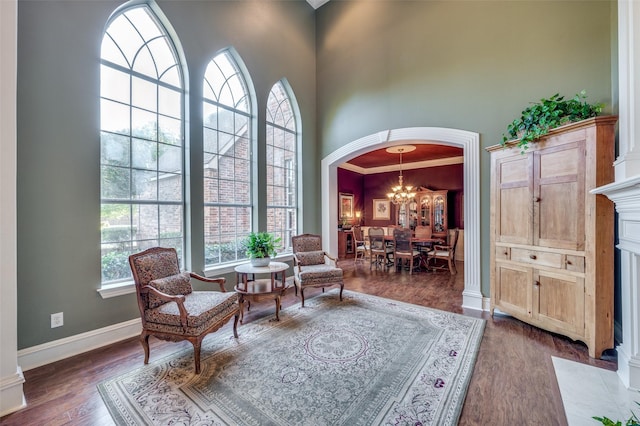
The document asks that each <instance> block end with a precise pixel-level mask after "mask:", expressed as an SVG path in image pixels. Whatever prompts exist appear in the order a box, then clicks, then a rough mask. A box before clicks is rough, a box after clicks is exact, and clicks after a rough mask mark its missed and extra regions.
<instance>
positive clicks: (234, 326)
mask: <svg viewBox="0 0 640 426" xmlns="http://www.w3.org/2000/svg"><path fill="white" fill-rule="evenodd" d="M239 320H240V313H237V314H236V316H235V319H234V320H233V337H235V338H236V339H237V338H238V321H239Z"/></svg>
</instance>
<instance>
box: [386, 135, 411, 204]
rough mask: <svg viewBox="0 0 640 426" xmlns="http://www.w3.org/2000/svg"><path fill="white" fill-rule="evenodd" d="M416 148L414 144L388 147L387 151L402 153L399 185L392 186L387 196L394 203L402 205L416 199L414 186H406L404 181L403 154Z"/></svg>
mask: <svg viewBox="0 0 640 426" xmlns="http://www.w3.org/2000/svg"><path fill="white" fill-rule="evenodd" d="M415 149H416V147H415V146H413V145H400V146H393V147H391V148H387V152H389V153H391V154H400V175H399V176H398V185H397V186H394V187H392V188H391V192H389V193H388V194H387V197H389V201H391V202H392V203H393V204H401V205H402V204H407V203H410V202H412V201H414V197H415V196H416V193H415V191H414V190H413V186H411V185H407V186H405V185H404V184H403V182H402V154H403V153H404V152H411V151H413V150H415Z"/></svg>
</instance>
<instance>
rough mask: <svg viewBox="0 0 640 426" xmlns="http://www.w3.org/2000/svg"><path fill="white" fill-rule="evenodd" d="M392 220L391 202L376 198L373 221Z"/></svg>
mask: <svg viewBox="0 0 640 426" xmlns="http://www.w3.org/2000/svg"><path fill="white" fill-rule="evenodd" d="M389 219H391V207H390V205H389V200H387V199H385V198H375V199H374V200H373V220H389Z"/></svg>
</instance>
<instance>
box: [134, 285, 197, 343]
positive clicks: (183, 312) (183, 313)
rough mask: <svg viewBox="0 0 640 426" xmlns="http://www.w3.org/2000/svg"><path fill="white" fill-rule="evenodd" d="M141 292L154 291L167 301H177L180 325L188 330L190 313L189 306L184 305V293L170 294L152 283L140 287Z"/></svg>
mask: <svg viewBox="0 0 640 426" xmlns="http://www.w3.org/2000/svg"><path fill="white" fill-rule="evenodd" d="M140 292H141V293H143V292H146V293H152V294H154V295H155V296H157V297H158V298H160V299H162V300H165V301H167V302H176V305H178V311H179V312H180V325H182V329H183V330H184V331H185V333H186V331H187V316H188V315H189V313H188V312H187V308H185V307H184V299H185V297H184V294H177V295H175V296H172V295H170V294H167V293H163V292H161V291H160V290H158V289H156V288H154V287H151V286H150V285H146V286H144V287H142V288H141V289H140Z"/></svg>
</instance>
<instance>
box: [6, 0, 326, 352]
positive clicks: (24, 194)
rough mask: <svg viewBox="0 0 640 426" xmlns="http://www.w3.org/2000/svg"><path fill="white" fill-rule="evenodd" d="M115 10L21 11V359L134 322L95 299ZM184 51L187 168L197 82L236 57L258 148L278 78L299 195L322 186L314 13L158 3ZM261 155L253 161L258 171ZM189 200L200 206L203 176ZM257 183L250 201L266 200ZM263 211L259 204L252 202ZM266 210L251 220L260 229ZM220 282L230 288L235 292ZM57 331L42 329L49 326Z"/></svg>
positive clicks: (197, 128) (196, 242)
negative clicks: (297, 166) (288, 102)
mask: <svg viewBox="0 0 640 426" xmlns="http://www.w3.org/2000/svg"><path fill="white" fill-rule="evenodd" d="M121 4H122V2H120V1H110V0H101V1H73V0H72V1H57V0H51V1H21V2H19V3H18V105H17V107H18V176H17V180H18V184H17V185H18V188H17V192H18V200H17V201H18V336H19V342H18V348H19V349H23V348H27V347H31V346H34V345H38V344H41V343H45V342H49V341H53V340H57V339H60V338H63V337H67V336H72V335H76V334H79V333H82V332H86V331H90V330H94V329H97V328H101V327H105V326H108V325H111V324H117V323H120V322H123V321H127V320H130V319H133V318H137V317H138V315H139V313H138V308H137V305H136V301H135V295H134V294H129V295H125V296H119V297H115V298H111V299H102V298H101V297H100V295H99V294H98V293H97V291H96V289H98V288H99V287H100V231H99V226H100V181H99V176H100V172H99V162H100V143H99V135H98V130H99V124H100V121H99V120H100V115H99V102H98V99H99V87H100V86H99V58H100V44H101V39H102V33H103V30H104V28H105V23H106V22H107V19H108V18H109V16H110V15H111V13H112V12H113V11H114V10H116V8H117V7H119V6H120V5H121ZM158 5H159V7H160V9H161V10H162V12H163V13H164V15H165V16H166V17H167V19H168V20H169V22H170V23H171V25H172V26H173V29H174V30H175V33H176V34H177V35H178V38H179V40H180V43H181V45H182V47H183V49H184V54H185V57H186V61H187V68H188V71H189V82H188V85H189V87H190V102H189V109H190V110H191V115H190V128H189V136H190V144H191V151H190V159H191V161H192V162H193V164H196V165H197V164H202V158H201V155H200V150H201V147H202V135H201V125H202V123H201V118H200V117H201V109H202V108H201V103H200V99H201V95H202V76H203V74H204V70H205V68H206V66H207V64H208V62H209V60H211V58H212V57H213V56H214V55H215V54H216V53H217V52H218V51H219V50H220V49H223V48H225V47H227V46H233V47H234V48H235V49H236V51H237V52H238V53H239V55H240V57H241V58H242V60H243V61H244V64H245V65H246V68H247V70H248V71H249V73H250V75H251V78H252V80H253V84H254V87H255V92H256V95H257V105H258V129H259V132H258V138H259V141H260V142H262V143H264V138H265V131H264V123H265V122H264V120H265V116H264V108H265V106H266V101H267V96H268V93H269V90H270V89H271V86H272V85H273V84H274V83H275V82H276V81H278V80H279V79H281V78H282V77H286V78H287V79H288V81H289V83H290V85H291V87H292V89H293V91H294V93H295V95H296V98H297V100H298V103H299V107H300V111H301V116H302V130H303V132H304V140H303V146H302V158H303V164H302V168H303V170H304V179H305V188H306V187H307V185H308V187H310V188H315V187H317V185H318V181H319V178H318V176H319V163H318V162H317V161H315V159H316V158H317V144H316V140H315V134H316V127H315V123H316V98H315V96H316V87H315V68H316V65H315V12H314V10H313V8H312V7H311V6H309V4H307V3H306V2H305V1H303V0H298V1H268V2H264V1H251V0H247V1H233V2H228V1H195V0H190V1H175V0H174V1H158ZM264 156H265V150H264V148H261V149H260V150H259V151H258V156H257V161H259V162H260V161H263V160H264ZM193 170H194V172H193V175H192V182H191V188H190V191H191V192H190V196H191V199H192V200H194V203H195V202H197V200H200V202H201V200H202V195H201V194H202V184H201V182H200V181H199V177H201V171H200V169H199V168H198V167H194V169H193ZM264 185H265V182H264V179H261V180H260V181H259V186H258V187H259V189H260V188H262V190H263V191H264ZM260 200H261V203H262V205H263V206H264V200H265V198H264V196H262V197H261V198H260ZM318 203H319V196H318V191H315V190H307V191H304V205H305V207H307V208H305V211H304V213H305V215H304V218H303V219H304V223H305V225H306V226H305V230H308V231H310V232H318V231H319V230H320V224H319V222H320V218H319V215H318V214H317V213H316V212H318V211H319V209H318V208H317V205H318ZM264 212H265V210H264V208H262V209H259V210H258V211H257V212H256V213H257V214H258V215H259V217H260V219H259V221H260V223H262V224H265V223H266V218H265V217H263V216H264ZM191 220H192V228H191V233H192V240H193V243H192V244H191V249H192V257H191V269H192V270H194V271H202V268H203V255H202V249H201V248H200V247H202V241H203V236H202V225H201V223H202V212H201V211H200V209H194V211H193V212H192V216H191ZM232 279H233V277H232V276H227V280H228V281H227V284H228V286H229V284H231V285H232V284H233V282H232ZM61 311H62V312H64V326H63V327H60V328H55V329H51V328H50V314H52V313H55V312H61Z"/></svg>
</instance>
